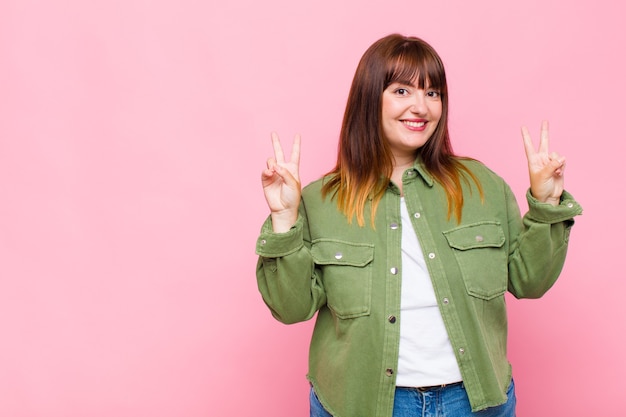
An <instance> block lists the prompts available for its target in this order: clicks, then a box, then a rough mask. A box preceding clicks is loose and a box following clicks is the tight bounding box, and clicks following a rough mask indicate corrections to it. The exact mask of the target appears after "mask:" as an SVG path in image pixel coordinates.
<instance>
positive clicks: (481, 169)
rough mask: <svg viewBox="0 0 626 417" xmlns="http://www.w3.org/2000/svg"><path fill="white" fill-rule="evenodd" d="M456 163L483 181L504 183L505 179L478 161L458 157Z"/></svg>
mask: <svg viewBox="0 0 626 417" xmlns="http://www.w3.org/2000/svg"><path fill="white" fill-rule="evenodd" d="M456 161H457V162H458V163H459V164H461V166H463V167H464V168H465V169H467V170H468V171H469V172H471V173H472V174H474V175H475V176H476V177H478V179H480V180H481V181H482V180H483V179H484V180H491V181H496V182H504V179H503V178H502V177H501V176H500V175H498V174H497V173H496V172H494V171H493V170H492V169H491V168H489V167H488V166H487V165H485V164H483V163H482V162H480V161H479V160H477V159H473V158H467V157H457V158H456Z"/></svg>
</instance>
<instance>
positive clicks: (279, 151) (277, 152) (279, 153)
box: [272, 132, 285, 162]
mask: <svg viewBox="0 0 626 417" xmlns="http://www.w3.org/2000/svg"><path fill="white" fill-rule="evenodd" d="M272 146H273V147H274V157H275V158H276V161H277V162H284V161H285V156H284V155H283V147H282V146H280V139H279V138H278V133H276V132H272Z"/></svg>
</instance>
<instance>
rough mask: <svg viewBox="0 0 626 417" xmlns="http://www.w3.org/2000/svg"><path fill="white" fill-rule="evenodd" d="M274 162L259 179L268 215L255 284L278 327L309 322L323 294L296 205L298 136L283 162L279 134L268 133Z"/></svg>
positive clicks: (304, 220)
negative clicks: (289, 156) (282, 324)
mask: <svg viewBox="0 0 626 417" xmlns="http://www.w3.org/2000/svg"><path fill="white" fill-rule="evenodd" d="M272 144H273V147H274V158H270V159H268V161H267V169H265V170H264V171H263V173H262V175H261V182H262V185H263V191H264V194H265V199H266V201H267V204H268V206H269V208H270V216H269V218H268V219H267V220H266V221H265V223H264V224H263V227H262V229H261V234H260V236H259V238H258V240H257V244H256V253H257V255H259V259H258V262H257V268H256V276H257V284H258V287H259V291H260V292H261V295H262V297H263V301H264V302H265V304H266V305H267V306H268V307H269V309H270V310H271V311H272V315H273V316H274V317H275V318H276V319H277V320H279V321H281V322H283V323H295V322H299V321H304V320H308V319H310V318H311V317H313V315H314V314H315V312H316V311H317V310H318V309H319V307H320V306H321V305H323V304H324V303H325V302H326V295H325V293H324V289H323V287H322V285H321V280H319V279H318V277H317V273H316V270H315V264H314V262H313V258H312V256H311V252H310V250H309V247H308V246H307V245H305V234H308V233H307V232H308V227H307V225H308V223H307V218H306V213H305V210H304V208H303V207H301V202H300V199H301V195H302V191H301V187H300V181H299V172H298V170H299V160H300V137H299V136H296V138H295V139H294V142H293V149H292V154H291V160H290V161H288V162H287V161H285V160H284V155H283V150H282V147H281V145H280V140H279V139H278V135H276V134H275V133H274V134H272Z"/></svg>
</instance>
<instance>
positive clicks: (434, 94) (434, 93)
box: [426, 90, 441, 98]
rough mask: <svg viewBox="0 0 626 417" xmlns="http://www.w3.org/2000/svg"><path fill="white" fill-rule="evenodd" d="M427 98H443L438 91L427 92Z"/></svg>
mask: <svg viewBox="0 0 626 417" xmlns="http://www.w3.org/2000/svg"><path fill="white" fill-rule="evenodd" d="M426 96H427V97H430V98H440V97H441V93H440V92H439V91H436V90H428V91H427V92H426Z"/></svg>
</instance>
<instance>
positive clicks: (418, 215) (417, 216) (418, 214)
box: [413, 213, 422, 219]
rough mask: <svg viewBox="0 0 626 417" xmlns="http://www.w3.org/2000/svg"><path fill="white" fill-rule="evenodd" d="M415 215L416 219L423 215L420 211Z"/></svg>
mask: <svg viewBox="0 0 626 417" xmlns="http://www.w3.org/2000/svg"><path fill="white" fill-rule="evenodd" d="M413 217H415V218H416V219H419V218H420V217H422V215H421V214H420V213H415V214H414V215H413Z"/></svg>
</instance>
